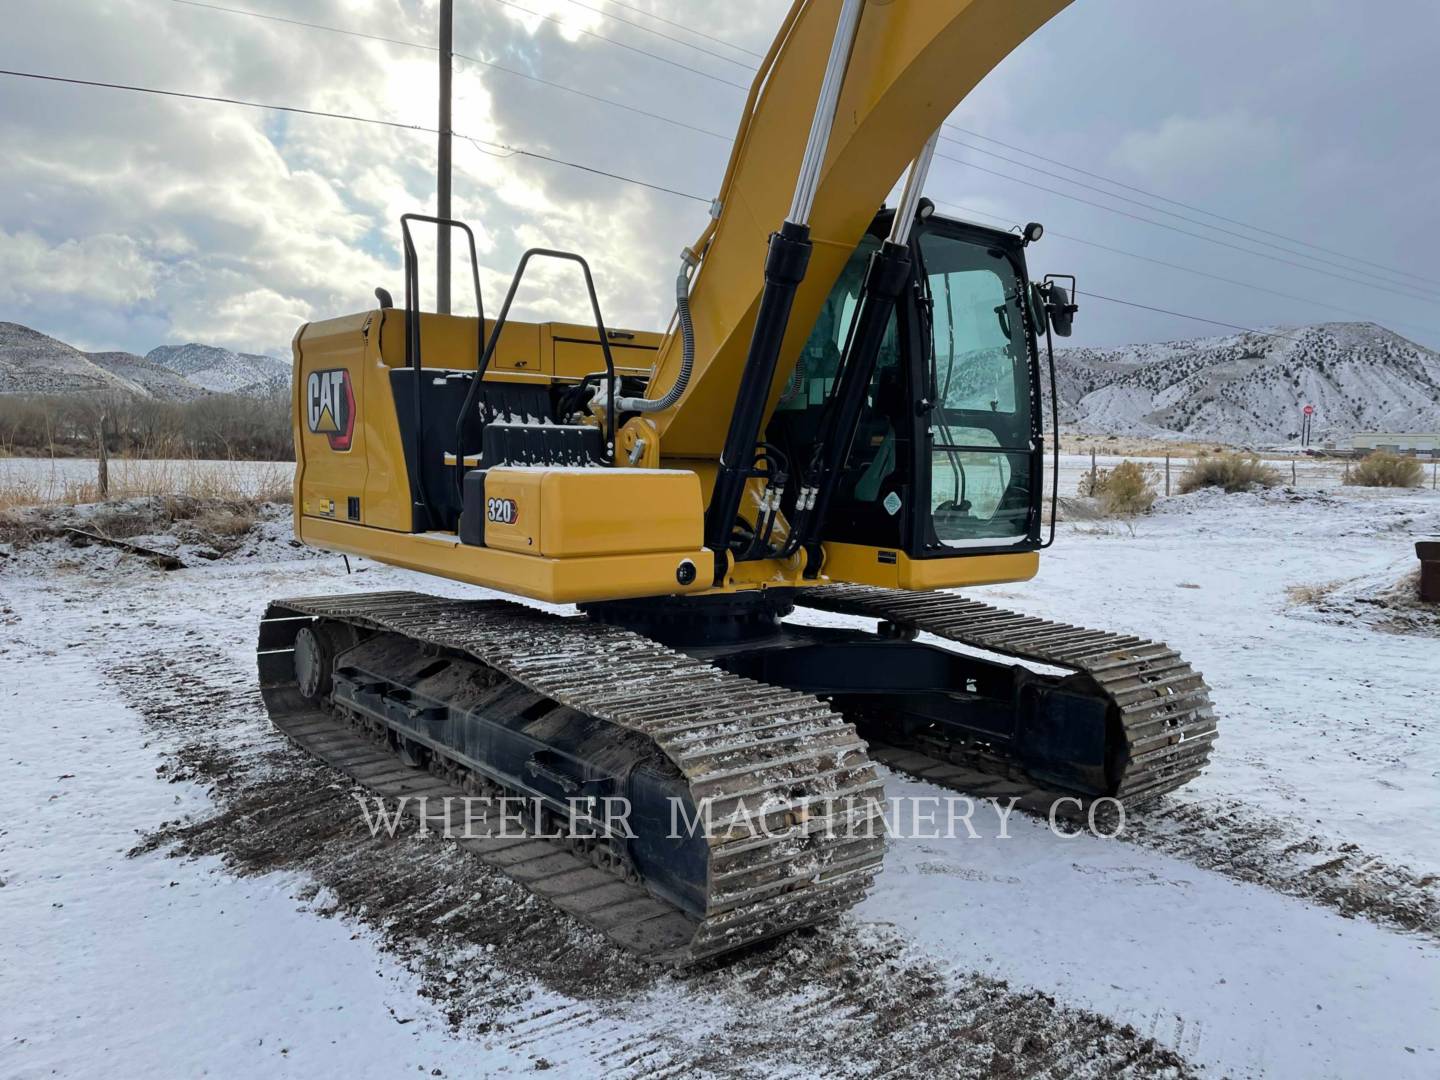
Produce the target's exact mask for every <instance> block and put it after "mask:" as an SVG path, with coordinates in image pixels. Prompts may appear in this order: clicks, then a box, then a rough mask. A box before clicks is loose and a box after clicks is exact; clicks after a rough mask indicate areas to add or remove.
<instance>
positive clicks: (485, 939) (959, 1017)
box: [109, 635, 1190, 1077]
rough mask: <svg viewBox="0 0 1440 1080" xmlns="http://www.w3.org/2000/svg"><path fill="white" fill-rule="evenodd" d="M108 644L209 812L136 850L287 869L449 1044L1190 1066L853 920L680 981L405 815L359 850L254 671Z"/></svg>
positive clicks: (600, 1065) (129, 697)
mask: <svg viewBox="0 0 1440 1080" xmlns="http://www.w3.org/2000/svg"><path fill="white" fill-rule="evenodd" d="M114 645H115V649H116V654H117V655H115V656H114V658H113V660H112V662H111V667H110V669H109V675H110V678H111V679H112V680H113V681H114V683H115V684H116V686H117V688H118V689H119V690H120V692H121V694H122V696H123V697H124V698H125V700H126V702H127V703H128V704H129V705H130V706H131V707H132V708H134V709H135V710H136V711H137V712H138V713H139V714H140V715H141V716H142V717H143V718H144V719H145V720H146V721H147V722H148V723H149V724H150V725H151V726H152V727H153V728H154V729H155V730H156V731H157V733H158V734H160V735H161V736H162V737H163V738H164V739H165V741H166V743H168V744H170V746H171V747H172V749H171V751H170V754H171V757H172V759H173V760H174V761H175V762H176V765H175V767H174V770H175V771H174V773H173V775H175V776H176V778H182V777H183V778H185V779H194V780H199V781H201V782H204V783H208V784H209V785H210V786H211V790H212V795H213V798H214V800H215V803H216V809H215V812H214V813H213V814H212V815H210V816H208V817H205V818H202V819H198V820H185V821H179V822H174V823H170V824H169V825H167V826H165V827H163V828H162V829H160V830H158V831H157V832H156V833H154V834H152V835H150V836H148V837H146V838H145V839H144V841H143V842H142V843H141V844H140V845H138V846H137V848H136V852H135V853H136V854H137V855H138V854H144V853H148V852H152V851H155V850H157V849H164V850H167V851H169V852H170V853H171V854H174V855H178V856H200V855H219V856H221V857H222V858H223V859H224V860H225V864H226V866H227V869H229V870H230V871H231V872H232V873H236V874H241V875H251V874H267V873H271V872H274V871H298V872H300V873H302V874H303V875H305V876H306V877H307V878H308V879H309V880H310V881H311V882H312V884H311V885H310V886H308V887H307V888H306V889H305V890H304V891H303V892H302V894H301V899H303V900H305V901H306V902H308V903H309V904H310V905H311V906H312V908H313V910H315V911H316V913H317V914H319V915H322V916H332V917H333V916H339V917H343V918H347V919H351V920H354V921H357V922H359V923H361V924H363V925H365V926H366V927H368V928H369V929H370V930H371V931H372V932H373V933H374V934H375V935H376V938H377V940H378V943H379V944H380V945H381V947H383V948H385V949H387V950H390V951H392V952H394V953H395V954H397V955H399V956H400V957H401V958H402V959H403V960H404V961H405V962H406V963H407V964H408V966H410V967H411V969H412V970H414V971H415V972H416V973H417V974H418V975H419V976H420V978H421V980H422V982H423V985H424V988H425V989H424V994H425V996H426V997H428V998H430V999H431V1000H432V1001H433V1002H434V1004H435V1005H436V1006H437V1007H438V1008H439V1009H440V1011H441V1013H442V1014H443V1015H444V1016H445V1018H446V1019H447V1021H448V1023H449V1025H450V1027H451V1028H452V1030H453V1031H454V1032H455V1033H456V1034H457V1035H458V1036H460V1037H470V1038H483V1039H490V1038H495V1037H501V1038H504V1039H505V1040H506V1041H507V1043H508V1044H511V1045H513V1046H515V1047H517V1048H520V1049H522V1050H523V1051H525V1052H527V1053H530V1054H532V1055H533V1058H534V1060H535V1061H536V1062H537V1064H538V1063H539V1062H540V1061H541V1060H542V1059H543V1061H544V1063H545V1064H547V1065H550V1066H555V1067H561V1066H564V1067H566V1068H568V1069H571V1070H575V1071H578V1070H580V1069H586V1070H602V1071H604V1072H606V1073H607V1074H609V1073H614V1074H617V1075H633V1076H666V1075H693V1074H695V1073H697V1072H699V1073H705V1074H710V1075H716V1076H739V1075H753V1074H754V1073H755V1071H756V1070H757V1069H761V1070H764V1071H769V1072H776V1071H780V1072H782V1073H783V1072H784V1071H786V1070H787V1069H788V1070H794V1071H797V1072H800V1073H824V1074H826V1075H831V1076H854V1077H861V1076H870V1075H873V1074H875V1073H876V1072H878V1071H880V1070H882V1069H889V1070H890V1072H891V1075H896V1076H929V1075H933V1074H934V1072H935V1071H936V1070H937V1068H938V1069H940V1070H942V1071H945V1072H950V1073H964V1074H969V1073H985V1072H990V1073H998V1074H1002V1075H1006V1076H1015V1077H1027V1076H1037V1077H1038V1076H1045V1075H1067V1076H1093V1077H1102V1076H1114V1075H1120V1074H1125V1073H1127V1072H1128V1074H1130V1075H1135V1076H1185V1075H1190V1070H1189V1068H1188V1067H1187V1066H1186V1064H1185V1062H1184V1060H1183V1059H1182V1058H1181V1057H1180V1056H1179V1055H1177V1054H1176V1053H1174V1052H1173V1051H1172V1050H1169V1049H1167V1048H1165V1047H1163V1046H1161V1045H1160V1044H1159V1043H1157V1042H1156V1041H1154V1040H1152V1039H1149V1038H1146V1037H1145V1036H1143V1035H1141V1034H1140V1033H1139V1032H1138V1031H1136V1030H1135V1028H1134V1027H1132V1026H1129V1025H1125V1024H1117V1023H1115V1022H1113V1021H1112V1020H1110V1019H1108V1018H1106V1017H1103V1016H1100V1015H1097V1014H1095V1013H1092V1012H1087V1011H1083V1010H1079V1009H1074V1008H1071V1007H1068V1006H1065V1005H1063V1004H1061V1003H1059V1002H1057V1001H1056V1000H1055V999H1054V998H1053V997H1050V996H1049V995H1046V994H1043V993H1036V992H1017V991H1013V990H1011V989H1010V988H1009V987H1008V986H1007V985H1006V984H1005V983H1004V982H1002V981H999V980H995V979H990V978H988V977H984V976H980V975H978V974H975V973H963V974H955V975H947V974H943V973H941V972H940V971H939V970H938V969H937V968H935V967H934V966H933V965H931V964H929V963H928V962H927V961H925V960H924V959H923V958H921V957H919V956H917V955H915V954H914V952H913V949H912V948H911V947H910V946H908V944H907V943H905V942H904V941H903V940H902V939H900V938H899V936H898V935H896V934H894V933H893V932H891V931H888V930H882V929H880V928H877V927H874V926H869V925H864V924H857V923H855V922H854V921H853V920H851V919H843V920H840V921H837V922H835V923H831V924H828V925H826V926H824V927H821V928H819V929H817V930H813V931H810V932H802V933H799V934H792V935H790V936H788V937H785V938H782V939H780V940H779V941H776V942H772V943H769V944H767V945H763V946H759V947H757V948H756V949H754V950H751V951H749V952H745V953H741V954H740V955H738V956H736V957H733V958H729V959H727V960H724V961H719V962H716V963H713V964H710V965H704V966H701V967H698V968H696V969H693V970H687V971H684V972H680V973H675V972H670V971H665V970H660V969H655V968H651V967H645V966H643V965H641V964H639V963H638V962H636V961H634V960H633V959H632V958H630V957H628V956H626V955H625V954H623V953H621V952H619V951H618V950H616V949H615V948H613V947H611V946H610V945H609V944H608V943H607V942H605V940H604V939H603V938H601V937H599V936H598V935H596V934H594V933H592V932H590V931H588V930H586V929H585V928H584V927H582V926H580V925H578V924H576V923H574V922H573V921H571V920H570V919H569V918H568V917H567V916H565V915H564V914H563V913H561V912H559V911H557V910H555V909H554V908H551V907H550V906H549V905H548V904H545V903H544V902H543V901H540V900H538V899H537V898H535V897H534V896H532V895H531V894H530V893H528V892H526V891H525V890H524V889H522V888H520V887H519V886H518V885H516V884H515V883H513V882H511V881H510V880H509V879H508V878H505V877H504V876H503V875H500V874H498V873H496V872H495V871H492V870H490V869H489V868H487V867H485V866H484V865H483V864H481V863H480V862H479V861H478V860H476V859H472V858H469V857H468V856H466V855H465V853H464V852H462V851H460V850H459V849H457V848H455V847H454V846H453V845H449V844H447V843H445V842H442V841H438V840H435V839H422V838H420V837H418V836H417V835H415V826H414V824H413V821H412V822H408V823H407V825H406V826H404V827H402V828H401V829H400V830H398V831H397V834H396V836H395V837H394V838H393V839H392V838H388V837H381V838H379V839H375V838H372V837H371V836H370V834H369V832H368V830H367V829H366V828H365V826H364V823H363V820H362V819H361V817H360V815H359V813H358V812H357V808H356V804H355V802H354V801H353V797H352V796H353V792H354V788H353V785H352V784H351V783H350V782H349V781H348V780H347V779H346V778H344V777H342V776H340V775H339V774H337V773H334V772H332V771H331V770H329V769H328V768H327V767H326V766H324V765H321V764H320V763H318V762H315V761H313V760H311V759H309V758H307V757H305V756H304V755H303V754H302V753H300V752H299V751H298V750H294V749H292V748H291V747H290V746H289V745H288V744H287V743H284V742H283V741H282V740H281V739H280V738H279V736H278V735H271V734H270V733H269V732H268V729H267V728H266V727H265V726H264V725H263V721H260V720H258V719H257V715H258V704H257V698H256V695H255V693H254V691H253V689H252V688H251V686H250V672H249V671H248V670H244V671H242V670H239V669H238V665H237V664H236V662H235V660H234V659H233V658H232V657H230V656H227V655H226V654H225V653H223V652H221V651H220V650H218V649H214V648H209V647H206V646H204V645H200V644H195V645H191V646H190V647H188V648H185V649H184V650H176V649H174V648H169V647H165V646H163V645H157V643H156V641H155V639H154V636H153V635H149V636H146V637H143V638H141V640H138V641H137V640H134V639H133V638H130V637H129V636H126V637H125V638H124V639H123V640H121V639H118V638H117V640H115V641H114ZM257 725H258V726H257ZM237 736H239V738H238V739H237ZM227 747H232V748H233V749H229V750H228V753H227ZM297 793H298V802H299V805H297ZM797 1021H800V1023H797ZM802 1024H803V1026H801V1025H802ZM607 1027H613V1028H614V1029H615V1030H614V1032H613V1033H611V1032H610V1031H606V1030H605V1029H606V1028H607ZM637 1028H639V1029H640V1037H638V1038H637V1037H636V1029H637ZM797 1031H800V1032H803V1038H801V1039H799V1040H797V1038H796V1036H797ZM612 1039H614V1040H616V1042H615V1043H612V1042H611V1040H612ZM617 1044H618V1045H617Z"/></svg>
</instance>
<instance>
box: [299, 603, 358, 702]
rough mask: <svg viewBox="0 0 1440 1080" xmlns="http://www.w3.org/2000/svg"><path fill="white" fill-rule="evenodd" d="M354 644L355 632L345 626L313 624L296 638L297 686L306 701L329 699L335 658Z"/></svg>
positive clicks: (338, 624) (328, 623) (322, 623)
mask: <svg viewBox="0 0 1440 1080" xmlns="http://www.w3.org/2000/svg"><path fill="white" fill-rule="evenodd" d="M354 644H355V635H354V632H353V631H351V630H350V628H349V627H347V626H345V625H344V624H342V623H332V622H316V623H312V624H311V625H309V626H307V627H305V628H304V629H302V630H301V631H300V633H298V634H296V635H295V683H296V686H297V687H298V688H299V690H300V694H301V696H302V697H304V698H305V700H306V701H317V702H318V701H325V700H327V699H328V698H329V697H330V690H331V688H332V686H333V680H332V676H333V675H334V673H335V657H337V656H339V655H340V654H341V653H342V652H344V651H345V650H346V649H348V648H350V647H351V646H353V645H354Z"/></svg>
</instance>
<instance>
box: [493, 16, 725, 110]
mask: <svg viewBox="0 0 1440 1080" xmlns="http://www.w3.org/2000/svg"><path fill="white" fill-rule="evenodd" d="M494 3H497V4H502V5H504V6H505V7H508V8H513V9H514V10H515V11H522V12H524V13H525V14H526V15H530V16H532V17H534V18H536V19H543V20H544V21H545V22H552V23H555V24H556V25H557V26H563V27H564V28H565V29H567V30H569V31H571V32H573V33H576V34H584V35H585V36H586V37H592V38H595V39H596V40H598V41H605V42H608V43H609V44H611V45H614V46H615V47H616V48H617V49H624V50H626V51H627V52H633V53H638V54H639V55H641V56H648V57H650V59H651V60H658V61H659V62H660V63H662V64H669V65H670V66H671V67H673V68H679V69H680V70H681V71H687V72H689V73H690V74H691V75H699V76H700V77H701V78H702V79H709V80H711V81H712V82H718V83H723V84H724V85H726V86H733V87H735V89H737V90H749V89H750V87H749V86H747V85H746V84H745V83H737V82H731V81H730V80H729V79H725V78H721V77H720V76H719V75H712V74H710V73H709V72H708V71H701V70H700V69H699V68H695V67H691V66H690V65H689V64H684V63H681V62H680V61H679V60H671V59H670V58H669V57H666V56H661V55H660V54H659V53H653V52H650V51H649V50H647V49H642V48H639V47H638V46H635V45H627V44H626V43H625V42H623V41H616V40H615V39H614V38H612V37H606V36H605V35H604V34H599V33H596V32H595V31H594V30H586V29H585V28H584V27H581V26H574V25H572V24H570V23H567V22H566V21H565V20H564V19H562V18H560V17H559V16H558V15H546V14H544V13H542V12H539V11H535V10H534V9H532V8H527V7H525V6H524V5H522V4H517V3H515V2H514V0H494ZM652 33H659V31H652ZM660 36H661V37H664V36H665V35H663V34H661V35H660ZM667 40H669V41H673V42H674V43H675V44H676V45H682V46H685V47H686V48H692V47H693V46H690V45H689V44H688V43H686V42H684V41H680V40H678V39H676V38H667Z"/></svg>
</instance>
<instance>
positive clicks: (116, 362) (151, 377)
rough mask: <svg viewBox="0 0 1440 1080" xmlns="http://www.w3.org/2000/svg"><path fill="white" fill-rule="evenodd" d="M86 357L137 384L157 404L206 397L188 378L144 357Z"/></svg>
mask: <svg viewBox="0 0 1440 1080" xmlns="http://www.w3.org/2000/svg"><path fill="white" fill-rule="evenodd" d="M85 355H86V356H88V357H89V358H90V359H91V360H92V361H93V362H94V363H95V364H97V365H99V366H100V367H102V368H104V369H105V370H106V371H108V372H110V373H111V374H112V375H118V376H120V377H121V378H122V379H128V380H130V381H131V382H133V383H137V384H138V385H139V386H140V387H141V388H143V389H144V390H145V392H146V394H147V395H148V396H149V397H152V398H155V399H156V400H157V401H193V400H194V399H195V398H198V397H204V396H205V394H206V391H205V389H204V388H203V387H200V386H197V385H195V384H194V383H193V382H190V381H189V380H188V379H186V378H185V376H183V375H180V374H178V373H176V372H174V371H171V370H170V369H169V368H165V367H161V366H160V365H159V364H152V363H151V362H150V361H149V360H146V359H145V358H144V357H143V356H136V355H135V354H134V353H127V352H95V353H86V354H85Z"/></svg>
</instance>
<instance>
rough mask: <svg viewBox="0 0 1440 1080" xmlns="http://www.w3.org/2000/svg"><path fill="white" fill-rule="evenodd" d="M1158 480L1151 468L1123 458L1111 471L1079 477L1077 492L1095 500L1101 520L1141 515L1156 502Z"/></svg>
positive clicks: (1152, 467) (1106, 470)
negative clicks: (1103, 518) (1102, 518)
mask: <svg viewBox="0 0 1440 1080" xmlns="http://www.w3.org/2000/svg"><path fill="white" fill-rule="evenodd" d="M1158 479H1159V474H1158V473H1157V471H1156V469H1155V467H1154V466H1153V465H1147V464H1144V463H1142V462H1139V461H1130V460H1129V459H1126V460H1125V461H1122V462H1120V464H1118V465H1116V466H1115V467H1114V468H1113V469H1099V470H1097V471H1096V472H1095V474H1094V476H1093V477H1092V476H1091V474H1090V473H1086V474H1085V475H1084V476H1082V477H1081V478H1080V486H1079V489H1078V493H1079V494H1080V495H1081V496H1082V497H1084V498H1088V499H1093V500H1094V506H1095V508H1096V510H1097V511H1098V512H1099V514H1100V516H1103V517H1134V516H1135V515H1136V514H1143V513H1145V512H1146V511H1147V510H1149V509H1150V507H1151V506H1153V505H1154V503H1155V485H1156V481H1157V480H1158Z"/></svg>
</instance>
